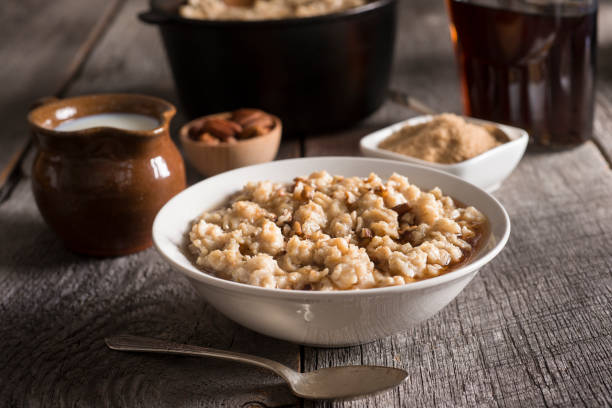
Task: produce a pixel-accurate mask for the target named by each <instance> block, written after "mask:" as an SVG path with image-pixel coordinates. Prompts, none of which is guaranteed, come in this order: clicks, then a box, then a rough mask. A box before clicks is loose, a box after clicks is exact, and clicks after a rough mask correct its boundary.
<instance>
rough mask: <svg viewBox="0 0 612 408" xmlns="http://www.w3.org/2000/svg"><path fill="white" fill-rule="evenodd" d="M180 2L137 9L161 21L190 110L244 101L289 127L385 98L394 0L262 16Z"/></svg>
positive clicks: (306, 126) (354, 117)
mask: <svg viewBox="0 0 612 408" xmlns="http://www.w3.org/2000/svg"><path fill="white" fill-rule="evenodd" d="M182 3H184V1H180V0H152V1H151V10H150V11H148V12H145V13H142V14H140V16H139V17H140V19H141V20H142V21H144V22H146V23H150V24H156V25H159V28H160V31H161V35H162V38H163V41H164V45H165V47H166V52H167V54H168V59H169V60H170V66H171V67H172V73H173V75H174V80H175V82H176V88H177V91H178V95H179V98H180V100H181V103H182V107H183V109H184V112H185V114H186V115H187V116H188V117H190V118H194V117H197V116H202V115H205V114H209V113H214V112H221V111H227V110H233V109H236V108H240V107H254V108H261V109H263V110H266V111H268V112H271V113H273V114H276V115H278V116H279V117H280V118H281V119H282V120H283V122H284V127H285V129H286V131H287V133H293V134H307V133H315V132H322V131H330V130H334V129H340V128H343V127H347V126H350V125H352V124H353V123H355V122H357V121H359V120H360V119H362V118H364V117H366V116H367V115H369V114H370V113H372V112H373V111H374V110H376V109H377V108H378V107H379V106H380V105H381V104H382V102H383V101H384V99H385V94H386V90H387V86H388V83H389V76H390V71H391V62H392V59H393V47H394V42H395V20H396V18H395V17H396V0H375V1H371V2H369V3H367V4H366V5H364V6H361V7H356V8H353V9H348V10H345V11H342V12H339V13H333V14H327V15H322V16H316V17H306V18H294V19H283V20H263V21H214V20H193V19H187V18H183V17H180V15H179V14H178V8H179V6H180V5H181V4H182Z"/></svg>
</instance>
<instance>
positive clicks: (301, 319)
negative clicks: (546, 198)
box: [153, 157, 510, 347]
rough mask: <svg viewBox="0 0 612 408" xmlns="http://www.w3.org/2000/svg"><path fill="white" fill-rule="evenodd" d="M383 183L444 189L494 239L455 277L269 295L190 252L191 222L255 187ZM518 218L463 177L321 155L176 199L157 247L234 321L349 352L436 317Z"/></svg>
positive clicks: (163, 214) (244, 171)
mask: <svg viewBox="0 0 612 408" xmlns="http://www.w3.org/2000/svg"><path fill="white" fill-rule="evenodd" d="M323 169H325V170H327V171H328V172H330V173H331V174H340V175H344V176H360V177H366V176H367V175H368V174H369V173H370V172H375V173H377V174H378V175H380V176H381V177H383V178H386V177H389V176H390V175H391V174H392V173H393V172H397V173H400V174H403V175H405V176H407V177H408V179H409V180H410V181H411V182H412V183H415V184H417V185H418V186H420V187H422V188H425V189H431V188H434V187H436V186H438V187H440V188H441V189H442V191H443V192H444V193H445V194H447V195H450V196H452V197H454V198H456V199H458V200H460V201H462V202H463V203H466V204H469V205H473V206H475V207H476V208H478V209H479V210H480V211H482V212H483V213H484V214H485V215H486V216H487V217H488V219H489V221H490V227H491V231H490V236H489V238H488V241H487V243H486V245H484V247H483V248H482V250H481V251H479V253H478V254H477V255H476V257H475V258H474V260H473V261H471V262H469V263H468V264H466V265H465V266H463V267H461V268H458V269H456V270H454V271H452V272H449V273H447V274H444V275H441V276H438V277H435V278H431V279H427V280H423V281H420V282H415V283H411V284H408V285H403V286H394V287H387V288H376V289H367V290H360V291H344V292H313V291H292V290H281V289H267V288H262V287H257V286H250V285H245V284H241V283H237V282H232V281H227V280H223V279H220V278H217V277H215V276H213V275H210V274H208V273H205V272H202V271H201V270H199V269H198V268H196V267H195V266H194V265H193V264H192V262H191V260H190V256H189V254H188V251H187V249H186V242H187V236H186V233H187V232H188V230H189V227H190V223H191V222H192V221H193V220H194V219H195V218H196V217H198V215H200V213H201V212H202V211H204V210H209V209H212V208H215V207H218V206H220V205H222V204H223V203H224V202H225V201H226V199H227V198H228V196H229V195H230V194H232V193H234V192H236V191H237V190H239V189H241V188H242V187H243V185H244V184H245V183H246V182H247V181H251V180H253V181H254V180H272V181H286V182H290V181H292V179H293V178H294V177H297V176H300V175H306V174H310V173H312V172H314V171H318V170H323ZM509 235H510V220H509V218H508V214H507V213H506V211H505V210H504V208H503V207H502V206H501V204H500V203H499V202H498V201H497V200H496V199H495V198H493V197H492V196H491V195H489V194H488V193H486V192H484V191H483V190H481V189H479V188H478V187H476V186H474V185H472V184H469V183H467V182H465V181H463V180H461V179H459V178H457V177H454V176H452V175H449V174H447V173H443V172H440V171H436V170H432V169H429V168H426V167H422V166H417V165H414V164H409V163H403V162H397V161H390V160H380V159H371V158H359V157H315V158H305V159H293V160H282V161H275V162H270V163H265V164H260V165H256V166H250V167H243V168H240V169H237V170H232V171H229V172H226V173H222V174H219V175H217V176H214V177H211V178H208V179H206V180H204V181H201V182H199V183H197V184H195V185H193V186H191V187H189V188H188V189H186V190H185V191H183V192H181V193H180V194H178V195H177V196H175V197H174V198H172V199H171V200H170V201H169V202H168V203H167V204H166V205H165V206H164V207H163V208H162V209H161V210H160V211H159V213H158V214H157V217H156V218H155V222H154V224H153V241H154V243H155V246H156V248H157V250H158V251H159V252H160V253H161V254H162V256H163V257H164V258H165V259H166V260H167V261H168V262H169V263H170V264H171V265H172V266H173V267H174V268H175V269H176V270H178V271H179V272H181V273H183V274H184V275H185V276H187V278H189V280H190V281H191V283H192V284H193V285H194V286H195V288H196V289H197V291H198V292H199V293H200V294H201V295H202V296H203V297H204V298H205V299H206V300H207V301H208V302H209V303H210V304H211V305H212V306H214V307H215V308H216V309H217V310H219V311H220V312H221V313H223V314H224V315H226V316H227V317H229V318H230V319H232V320H234V321H236V322H238V323H240V324H242V325H243V326H246V327H248V328H250V329H252V330H255V331H257V332H260V333H263V334H266V335H269V336H272V337H277V338H280V339H284V340H288V341H291V342H294V343H300V344H306V345H311V346H332V347H337V346H346V345H354V344H360V343H366V342H370V341H373V340H376V339H378V338H382V337H385V336H389V335H391V334H394V333H397V332H399V331H403V330H406V329H407V328H409V327H410V326H413V325H416V324H419V323H420V322H422V321H423V320H425V319H427V318H429V317H431V316H432V315H434V314H435V313H436V312H438V311H439V310H440V309H442V308H443V307H444V306H445V305H446V304H447V303H449V302H450V301H451V300H453V298H455V296H457V294H459V292H461V290H462V289H463V288H464V287H465V286H466V285H467V284H468V283H469V282H470V280H472V278H473V277H474V276H475V275H476V273H477V272H478V270H479V269H480V268H481V267H482V266H484V265H486V264H487V263H488V262H490V261H491V260H492V259H493V258H494V257H495V256H496V255H497V254H498V253H499V252H500V251H501V250H502V248H503V247H504V245H505V244H506V241H507V240H508V236H509Z"/></svg>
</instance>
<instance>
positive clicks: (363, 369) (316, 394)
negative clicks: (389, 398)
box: [289, 366, 408, 399]
mask: <svg viewBox="0 0 612 408" xmlns="http://www.w3.org/2000/svg"><path fill="white" fill-rule="evenodd" d="M407 376H408V373H407V372H406V371H404V370H401V369H399V368H393V367H379V366H343V367H329V368H321V369H319V370H315V371H310V372H308V373H300V375H299V377H298V380H297V381H295V382H292V383H290V384H289V386H290V387H291V391H293V393H294V394H295V395H297V396H298V397H302V398H309V399H336V398H351V397H356V396H359V395H367V394H374V393H377V392H380V391H384V390H387V389H390V388H393V387H396V386H398V385H399V384H401V383H402V381H404V380H405V379H406V377H407Z"/></svg>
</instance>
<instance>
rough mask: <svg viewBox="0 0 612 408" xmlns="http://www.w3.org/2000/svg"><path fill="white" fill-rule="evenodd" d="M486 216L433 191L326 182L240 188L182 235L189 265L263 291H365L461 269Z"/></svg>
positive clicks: (393, 182) (361, 181)
mask: <svg viewBox="0 0 612 408" xmlns="http://www.w3.org/2000/svg"><path fill="white" fill-rule="evenodd" d="M486 225H487V220H486V217H485V216H484V215H483V214H482V213H481V212H480V211H478V210H477V209H475V208H474V207H461V206H458V205H457V204H456V203H455V202H454V201H453V199H452V198H450V197H448V196H444V195H443V194H442V191H441V190H440V189H439V188H434V189H433V190H431V191H422V190H421V189H419V188H418V187H417V186H415V185H414V184H411V183H410V182H409V181H408V179H407V178H406V177H404V176H401V175H399V174H393V175H392V176H391V177H390V178H389V179H388V180H387V181H386V182H385V181H383V180H382V179H381V178H380V177H379V176H377V175H376V174H373V173H372V174H370V176H369V177H367V178H359V177H342V176H331V175H330V174H328V173H327V172H326V171H320V172H316V173H313V174H311V175H310V176H309V177H303V178H302V177H298V178H296V179H295V180H294V182H293V183H292V184H282V183H273V182H270V181H260V182H249V183H247V184H246V186H245V187H244V188H243V189H242V190H241V191H239V192H238V193H236V194H235V195H234V196H233V197H231V199H230V201H229V203H228V204H227V205H226V206H225V207H223V208H221V209H217V210H214V211H207V212H204V213H203V214H202V215H201V216H200V218H199V219H197V220H196V221H195V222H194V223H193V226H192V228H191V231H190V233H189V239H190V249H191V251H192V252H193V254H194V256H195V257H196V263H197V265H199V266H200V267H202V268H203V269H205V270H207V271H211V272H214V273H215V274H216V275H217V276H219V277H221V278H224V279H229V280H233V281H236V282H241V283H247V284H251V285H256V286H263V287H266V288H280V289H303V290H304V289H305V290H327V291H329V290H347V289H367V288H376V287H383V286H393V285H403V284H406V283H409V282H414V281H416V280H421V279H425V278H429V277H433V276H437V275H440V274H442V273H444V272H446V271H448V270H449V269H450V268H452V267H453V266H457V265H458V264H460V263H462V262H463V261H465V259H466V258H467V257H469V255H470V254H471V253H472V250H473V248H474V246H475V245H476V243H477V242H478V240H479V238H480V237H481V236H482V235H483V234H484V231H485V227H486Z"/></svg>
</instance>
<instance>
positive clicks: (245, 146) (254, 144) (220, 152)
mask: <svg viewBox="0 0 612 408" xmlns="http://www.w3.org/2000/svg"><path fill="white" fill-rule="evenodd" d="M230 116H231V113H230V112H223V113H216V114H214V115H207V116H203V117H201V118H198V119H194V120H192V121H191V122H189V123H187V124H185V125H183V127H182V128H181V130H180V133H179V134H180V139H181V144H182V145H183V150H184V152H185V157H187V160H188V161H189V163H191V165H192V166H193V167H195V168H196V169H197V170H198V171H199V172H200V173H202V174H203V175H205V176H214V175H215V174H219V173H223V172H224V171H228V170H232V169H236V168H238V167H244V166H250V165H252V164H259V163H266V162H269V161H272V160H274V157H276V153H277V152H278V146H279V145H280V140H281V134H282V129H283V126H282V122H281V120H280V119H279V118H277V117H276V116H274V115H270V116H271V117H272V118H273V119H274V127H273V128H272V130H270V132H269V133H266V134H265V135H261V136H256V137H252V138H250V139H245V140H238V141H237V143H232V144H229V143H220V144H218V145H209V144H206V143H204V142H200V141H197V140H193V139H192V138H190V137H189V129H191V128H192V127H193V126H196V125H198V124H200V123H202V122H203V121H204V120H206V119H210V118H221V119H228V118H229V117H230Z"/></svg>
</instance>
